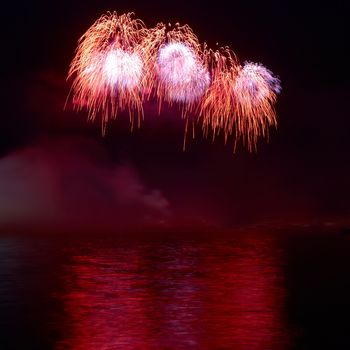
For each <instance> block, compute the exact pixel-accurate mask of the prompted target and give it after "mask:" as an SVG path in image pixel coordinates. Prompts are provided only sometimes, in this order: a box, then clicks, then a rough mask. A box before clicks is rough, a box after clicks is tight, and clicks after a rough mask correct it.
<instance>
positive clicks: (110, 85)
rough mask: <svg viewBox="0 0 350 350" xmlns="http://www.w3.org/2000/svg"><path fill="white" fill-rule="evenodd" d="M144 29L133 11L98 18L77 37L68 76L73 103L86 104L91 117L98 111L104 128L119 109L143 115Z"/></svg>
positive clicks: (130, 113) (93, 117)
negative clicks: (77, 41)
mask: <svg viewBox="0 0 350 350" xmlns="http://www.w3.org/2000/svg"><path fill="white" fill-rule="evenodd" d="M145 37H147V29H146V27H145V26H144V24H143V22H142V21H140V20H138V19H133V18H132V14H131V13H128V14H123V15H121V16H118V15H117V13H115V12H114V13H110V14H108V15H105V16H102V17H101V18H100V19H98V20H97V21H96V22H95V23H94V24H93V25H92V26H91V27H90V28H89V29H88V30H87V32H86V33H85V34H84V35H83V36H82V37H81V38H80V40H79V44H78V48H77V50H76V55H75V57H74V59H73V61H72V63H71V66H70V70H69V74H68V77H69V78H70V77H74V81H73V85H72V94H73V104H74V106H75V108H76V109H78V110H79V109H81V108H83V107H86V108H87V110H88V113H89V118H90V119H92V120H94V119H95V118H96V114H97V113H98V112H101V115H102V124H103V131H104V128H105V125H106V122H107V121H108V119H109V118H111V117H112V118H115V117H116V116H117V113H118V111H120V110H127V111H129V115H130V120H131V122H132V125H133V121H134V114H135V113H136V114H137V115H138V120H139V121H140V118H141V116H142V115H143V109H142V90H143V84H144V72H145V67H144V60H145V56H144V52H143V50H142V45H141V44H142V42H143V39H144V38H145Z"/></svg>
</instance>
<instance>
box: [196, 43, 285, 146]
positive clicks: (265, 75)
mask: <svg viewBox="0 0 350 350" xmlns="http://www.w3.org/2000/svg"><path fill="white" fill-rule="evenodd" d="M207 59H208V60H209V61H210V62H212V63H211V64H212V72H213V73H212V75H213V78H212V84H211V86H210V87H209V88H208V90H207V92H206V94H205V97H204V98H203V100H202V103H201V110H200V115H201V117H202V118H203V124H202V128H203V133H204V135H205V136H208V134H209V131H210V130H211V131H212V136H213V139H214V138H215V136H216V135H217V134H219V133H220V132H223V133H224V136H225V142H226V141H227V140H228V138H229V136H231V135H233V137H234V145H235V147H236V145H237V142H238V141H239V140H240V139H241V140H242V141H243V144H244V145H246V146H247V147H248V149H249V150H251V151H252V150H254V149H255V148H256V144H257V141H258V139H259V137H268V129H269V127H270V126H276V125H277V123H276V114H275V111H274V104H275V101H276V96H277V94H278V93H279V92H280V90H281V87H280V81H279V79H278V78H276V77H275V76H273V74H272V73H271V71H269V70H268V69H267V68H265V67H264V66H262V65H261V64H255V63H245V64H244V66H243V67H242V66H241V65H240V64H239V62H238V60H237V58H236V56H235V55H234V54H233V52H232V51H231V50H230V49H229V48H225V49H220V50H217V51H215V52H214V51H211V50H208V51H207Z"/></svg>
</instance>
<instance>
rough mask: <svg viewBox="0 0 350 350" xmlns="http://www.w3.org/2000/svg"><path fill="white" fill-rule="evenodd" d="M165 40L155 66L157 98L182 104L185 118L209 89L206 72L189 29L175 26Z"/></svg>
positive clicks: (195, 40)
mask: <svg viewBox="0 0 350 350" xmlns="http://www.w3.org/2000/svg"><path fill="white" fill-rule="evenodd" d="M164 40H165V42H164V43H163V44H162V45H161V46H160V48H159V50H158V53H157V59H156V64H155V69H156V72H157V77H158V89H157V96H158V98H159V100H160V101H162V100H163V99H164V100H166V101H168V102H170V103H173V102H179V103H181V104H182V106H183V107H184V108H183V112H184V113H183V115H185V114H186V112H187V111H189V110H191V109H192V108H193V107H194V106H195V104H196V103H197V102H198V101H199V100H200V99H201V97H202V96H203V94H204V92H205V90H206V89H207V88H208V86H209V84H210V75H209V71H208V69H207V67H206V66H205V64H204V60H203V55H202V50H201V46H200V44H199V41H198V38H197V37H196V35H195V34H194V33H193V31H192V29H191V28H190V27H189V26H187V25H185V26H180V25H179V24H177V25H176V27H175V28H174V29H173V30H171V31H169V32H168V33H167V34H166V37H165V38H164Z"/></svg>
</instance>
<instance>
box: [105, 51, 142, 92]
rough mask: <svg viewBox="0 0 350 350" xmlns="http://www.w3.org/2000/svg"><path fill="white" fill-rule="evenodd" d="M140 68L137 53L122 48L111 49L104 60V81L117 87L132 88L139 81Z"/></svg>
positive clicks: (140, 63)
mask: <svg viewBox="0 0 350 350" xmlns="http://www.w3.org/2000/svg"><path fill="white" fill-rule="evenodd" d="M142 69H143V64H142V61H141V58H140V57H139V55H137V54H136V53H129V52H126V51H124V50H122V49H113V50H111V51H110V52H109V53H108V54H107V56H106V59H105V62H104V73H105V76H106V81H107V83H108V84H109V85H110V86H111V87H112V88H117V89H127V90H131V89H134V88H135V87H136V86H137V85H138V84H139V83H140V79H141V75H142Z"/></svg>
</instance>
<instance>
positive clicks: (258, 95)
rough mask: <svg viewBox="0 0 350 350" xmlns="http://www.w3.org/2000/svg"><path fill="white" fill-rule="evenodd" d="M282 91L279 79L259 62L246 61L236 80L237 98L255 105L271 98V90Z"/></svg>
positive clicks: (274, 91)
mask: <svg viewBox="0 0 350 350" xmlns="http://www.w3.org/2000/svg"><path fill="white" fill-rule="evenodd" d="M280 91H281V85H280V81H279V79H278V78H277V77H275V76H274V75H273V73H272V72H271V71H270V70H269V69H267V68H265V67H264V66H263V65H261V64H258V63H251V62H246V63H245V64H244V66H243V68H242V69H241V71H240V72H239V74H238V76H237V79H236V82H235V96H236V98H237V99H240V100H246V101H245V102H247V103H251V104H253V105H254V104H259V103H260V102H262V101H263V100H264V99H266V98H269V96H271V92H273V93H276V94H278V93H279V92H280ZM248 100H249V101H248Z"/></svg>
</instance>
